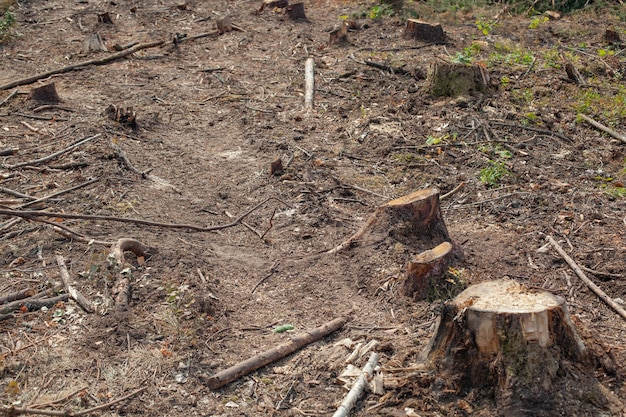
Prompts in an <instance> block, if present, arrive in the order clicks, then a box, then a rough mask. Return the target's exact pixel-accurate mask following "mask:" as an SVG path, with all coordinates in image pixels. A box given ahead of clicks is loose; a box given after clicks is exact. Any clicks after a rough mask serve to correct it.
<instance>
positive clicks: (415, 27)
mask: <svg viewBox="0 0 626 417" xmlns="http://www.w3.org/2000/svg"><path fill="white" fill-rule="evenodd" d="M404 37H405V38H406V39H417V40H420V41H424V42H429V43H445V42H446V34H445V33H444V31H443V28H442V27H441V24H439V23H437V24H434V25H433V24H430V23H428V22H424V21H422V20H418V19H407V21H406V29H405V30H404Z"/></svg>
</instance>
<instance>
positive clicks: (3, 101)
mask: <svg viewBox="0 0 626 417" xmlns="http://www.w3.org/2000/svg"><path fill="white" fill-rule="evenodd" d="M9 88H10V87H9ZM16 95H17V88H16V89H15V90H13V91H11V94H9V95H8V96H6V97H5V98H4V99H3V100H2V101H0V106H3V105H4V103H6V102H7V101H9V100H11V99H12V98H13V97H15V96H16Z"/></svg>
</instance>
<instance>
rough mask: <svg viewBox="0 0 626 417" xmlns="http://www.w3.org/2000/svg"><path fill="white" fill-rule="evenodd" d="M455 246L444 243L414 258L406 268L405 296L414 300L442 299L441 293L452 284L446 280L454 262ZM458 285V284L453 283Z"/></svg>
mask: <svg viewBox="0 0 626 417" xmlns="http://www.w3.org/2000/svg"><path fill="white" fill-rule="evenodd" d="M453 253H454V251H453V246H452V244H451V243H450V242H443V243H442V244H440V245H437V246H436V247H434V248H433V249H430V250H427V251H424V252H422V253H420V254H418V255H416V256H414V257H413V259H411V260H410V261H409V262H408V263H407V267H406V280H405V281H404V294H405V295H407V296H408V297H412V298H413V299H414V300H423V299H426V298H428V299H432V298H440V297H439V296H438V295H440V293H441V292H444V291H446V288H442V284H444V285H443V286H444V287H448V285H445V284H451V283H449V282H448V281H446V280H445V276H446V274H447V272H448V267H449V266H450V264H451V263H452V261H453V260H454V256H453ZM453 284H456V283H453Z"/></svg>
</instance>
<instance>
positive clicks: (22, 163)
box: [4, 133, 102, 169]
mask: <svg viewBox="0 0 626 417" xmlns="http://www.w3.org/2000/svg"><path fill="white" fill-rule="evenodd" d="M100 136H102V134H101V133H98V134H97V135H94V136H90V137H88V138H85V139H82V140H80V141H79V142H76V143H75V144H73V145H71V146H68V147H67V148H65V149H62V150H60V151H58V152H55V153H53V154H51V155H48V156H45V157H43V158H39V159H35V160H34V161H27V162H20V163H19V164H15V165H5V166H4V167H5V168H7V169H16V168H21V167H23V166H27V165H39V164H42V163H44V162H48V161H50V160H52V159H54V158H56V157H59V156H61V155H64V154H66V153H68V152H71V151H73V150H74V149H76V148H78V147H79V146H81V145H83V144H85V143H87V142H89V141H91V140H93V139H97V138H99V137H100Z"/></svg>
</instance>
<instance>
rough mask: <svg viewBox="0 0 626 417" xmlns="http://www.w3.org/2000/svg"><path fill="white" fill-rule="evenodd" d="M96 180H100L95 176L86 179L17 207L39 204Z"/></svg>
mask: <svg viewBox="0 0 626 417" xmlns="http://www.w3.org/2000/svg"><path fill="white" fill-rule="evenodd" d="M96 181H98V178H94V179H91V180H89V181H85V182H83V183H81V184H78V185H75V186H74V187H71V188H67V189H65V190H61V191H57V192H56V193H52V194H50V195H47V196H44V197H41V198H38V199H36V200H33V201H29V202H28V203H24V204H21V205H19V206H17V207H15V208H18V209H20V208H24V207H28V206H32V205H33V204H37V203H41V202H43V201H46V200H50V199H51V198H54V197H58V196H60V195H62V194H67V193H69V192H72V191H76V190H78V189H80V188H83V187H86V186H88V185H91V184H93V183H94V182H96Z"/></svg>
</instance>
